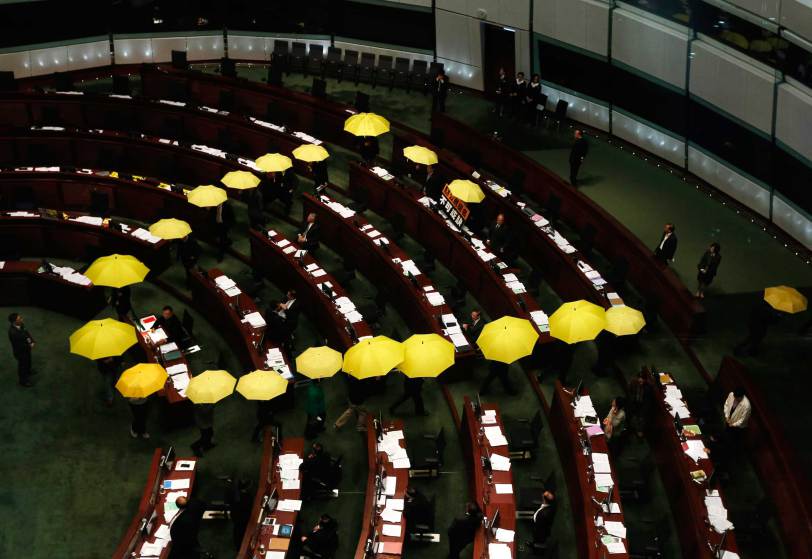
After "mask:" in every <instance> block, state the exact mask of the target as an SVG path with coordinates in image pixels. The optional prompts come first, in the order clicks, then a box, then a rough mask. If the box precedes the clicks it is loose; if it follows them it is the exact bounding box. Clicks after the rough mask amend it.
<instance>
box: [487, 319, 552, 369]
mask: <svg viewBox="0 0 812 559" xmlns="http://www.w3.org/2000/svg"><path fill="white" fill-rule="evenodd" d="M538 339H539V333H538V332H537V331H536V329H535V328H533V325H532V324H530V321H528V320H525V319H523V318H516V317H513V316H503V317H502V318H500V319H499V320H494V321H493V322H489V323H488V324H486V325H485V327H484V328H483V329H482V332H480V334H479V338H477V340H476V343H477V345H478V346H479V349H481V350H482V355H484V356H485V359H490V360H491V361H501V362H502V363H513V362H514V361H516V360H517V359H521V358H522V357H526V356H528V355H530V354H531V353H533V348H534V347H535V345H536V341H537V340H538Z"/></svg>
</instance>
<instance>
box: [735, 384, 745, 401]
mask: <svg viewBox="0 0 812 559" xmlns="http://www.w3.org/2000/svg"><path fill="white" fill-rule="evenodd" d="M733 397H734V398H735V399H736V400H741V399H742V398H744V388H743V387H741V386H737V387H736V388H734V389H733Z"/></svg>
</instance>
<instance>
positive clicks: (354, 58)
mask: <svg viewBox="0 0 812 559" xmlns="http://www.w3.org/2000/svg"><path fill="white" fill-rule="evenodd" d="M358 56H359V54H358V51H355V50H349V49H347V50H345V51H344V61H343V62H342V63H341V73H340V74H339V76H338V81H339V82H341V81H342V80H343V79H344V76H348V77H349V79H351V80H353V81H354V82H355V85H358V70H359V68H360V66H359V65H358Z"/></svg>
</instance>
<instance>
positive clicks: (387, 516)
mask: <svg viewBox="0 0 812 559" xmlns="http://www.w3.org/2000/svg"><path fill="white" fill-rule="evenodd" d="M402 517H403V513H402V512H401V511H399V510H393V509H386V508H385V509H383V512H381V519H382V520H383V521H384V522H392V523H398V522H400V519H401V518H402Z"/></svg>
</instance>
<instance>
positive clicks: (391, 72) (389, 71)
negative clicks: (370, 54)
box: [376, 54, 395, 89]
mask: <svg viewBox="0 0 812 559" xmlns="http://www.w3.org/2000/svg"><path fill="white" fill-rule="evenodd" d="M376 71H377V79H376V83H377V82H380V83H382V84H387V83H388V84H389V89H392V87H394V85H395V68H394V61H393V59H392V57H391V56H386V55H385V54H382V55H380V56H379V57H378V67H377V70H376Z"/></svg>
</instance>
